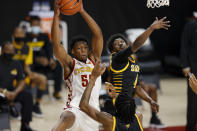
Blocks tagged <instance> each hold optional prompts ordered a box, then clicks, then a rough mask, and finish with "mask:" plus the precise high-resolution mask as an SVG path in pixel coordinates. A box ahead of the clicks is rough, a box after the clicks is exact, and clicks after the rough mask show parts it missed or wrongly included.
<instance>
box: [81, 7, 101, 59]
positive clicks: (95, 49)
mask: <svg viewBox="0 0 197 131" xmlns="http://www.w3.org/2000/svg"><path fill="white" fill-rule="evenodd" d="M80 13H81V15H82V17H83V18H84V20H85V21H86V23H87V24H88V26H89V28H90V30H91V32H92V51H91V53H90V57H91V58H93V60H95V61H96V60H98V59H100V56H101V53H102V51H103V35H102V31H101V29H100V27H99V26H98V25H97V23H96V22H95V21H94V19H93V18H92V17H91V16H90V15H89V14H88V13H87V12H86V11H85V10H84V9H83V4H82V6H81V10H80Z"/></svg>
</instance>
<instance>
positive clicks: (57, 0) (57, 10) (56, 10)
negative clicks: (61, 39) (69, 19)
mask: <svg viewBox="0 0 197 131" xmlns="http://www.w3.org/2000/svg"><path fill="white" fill-rule="evenodd" d="M60 2H61V0H54V13H55V15H57V16H59V15H60V8H61V6H62V5H60Z"/></svg>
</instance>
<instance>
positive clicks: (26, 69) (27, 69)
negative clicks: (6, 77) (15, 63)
mask: <svg viewBox="0 0 197 131" xmlns="http://www.w3.org/2000/svg"><path fill="white" fill-rule="evenodd" d="M24 71H25V73H27V75H30V74H31V73H32V72H31V69H30V67H29V65H25V69H24Z"/></svg>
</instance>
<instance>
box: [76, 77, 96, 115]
mask: <svg viewBox="0 0 197 131" xmlns="http://www.w3.org/2000/svg"><path fill="white" fill-rule="evenodd" d="M95 81H96V78H91V80H90V82H89V83H88V85H87V87H86V89H85V91H84V93H83V95H82V97H81V101H80V105H79V107H80V108H81V110H83V111H84V112H85V111H86V110H87V109H88V106H89V100H90V96H91V92H92V89H93V87H94V84H95Z"/></svg>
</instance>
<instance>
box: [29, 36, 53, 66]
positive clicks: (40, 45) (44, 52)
mask: <svg viewBox="0 0 197 131" xmlns="http://www.w3.org/2000/svg"><path fill="white" fill-rule="evenodd" d="M26 42H27V45H28V46H29V48H30V49H32V51H33V59H34V61H33V62H34V63H33V64H34V65H35V64H37V63H36V61H35V59H36V58H37V57H47V58H48V59H50V58H52V57H53V49H52V46H51V43H50V40H49V37H48V35H47V34H45V33H40V34H39V35H38V36H36V37H35V36H33V35H32V34H29V33H27V34H26Z"/></svg>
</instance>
